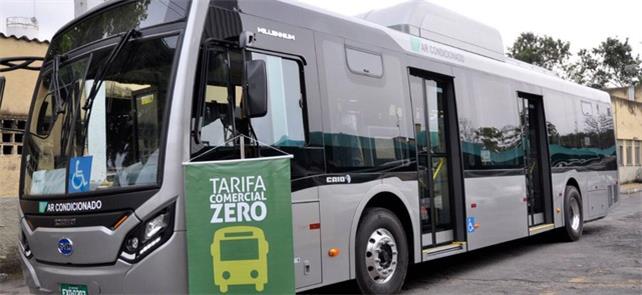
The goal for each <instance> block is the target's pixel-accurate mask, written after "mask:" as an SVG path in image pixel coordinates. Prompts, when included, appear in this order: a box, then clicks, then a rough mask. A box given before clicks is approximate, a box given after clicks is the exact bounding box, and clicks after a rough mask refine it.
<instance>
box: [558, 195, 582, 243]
mask: <svg viewBox="0 0 642 295" xmlns="http://www.w3.org/2000/svg"><path fill="white" fill-rule="evenodd" d="M583 230H584V212H582V197H581V195H580V192H579V191H578V190H577V188H576V187H574V186H567V187H566V192H565V194H564V228H561V229H560V237H561V238H562V240H564V241H568V242H573V241H577V240H579V239H580V237H582V231H583Z"/></svg>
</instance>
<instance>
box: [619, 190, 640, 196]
mask: <svg viewBox="0 0 642 295" xmlns="http://www.w3.org/2000/svg"><path fill="white" fill-rule="evenodd" d="M639 192H642V188H635V189H631V190H626V191H620V194H624V195H631V194H635V193H639Z"/></svg>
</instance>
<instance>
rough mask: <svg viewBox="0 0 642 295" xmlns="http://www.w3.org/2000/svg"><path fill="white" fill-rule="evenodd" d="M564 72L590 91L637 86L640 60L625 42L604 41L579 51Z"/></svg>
mask: <svg viewBox="0 0 642 295" xmlns="http://www.w3.org/2000/svg"><path fill="white" fill-rule="evenodd" d="M577 56H578V60H577V61H576V62H574V63H573V64H571V65H570V66H569V67H568V69H567V72H568V77H569V78H570V79H571V80H573V81H575V82H577V83H580V84H584V85H587V86H590V87H594V88H606V87H626V86H630V85H634V84H637V83H640V80H641V79H640V78H641V77H642V67H641V64H642V60H640V56H639V55H635V56H634V55H633V49H632V48H631V45H630V44H629V39H628V38H627V39H625V40H624V41H621V40H619V39H617V38H612V37H609V38H606V41H603V42H602V43H601V44H600V45H599V46H598V47H596V48H593V49H591V50H587V49H582V50H580V51H579V52H578V53H577Z"/></svg>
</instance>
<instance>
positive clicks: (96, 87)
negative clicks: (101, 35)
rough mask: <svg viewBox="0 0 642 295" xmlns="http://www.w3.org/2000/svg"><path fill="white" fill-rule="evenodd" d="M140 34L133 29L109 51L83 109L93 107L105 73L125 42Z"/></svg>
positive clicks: (95, 77) (97, 72)
mask: <svg viewBox="0 0 642 295" xmlns="http://www.w3.org/2000/svg"><path fill="white" fill-rule="evenodd" d="M138 36H140V32H138V31H137V30H136V29H131V30H129V31H127V33H125V35H123V36H122V37H121V38H120V41H118V44H116V47H114V49H112V51H111V52H110V53H109V56H107V59H105V61H104V62H103V64H102V66H101V67H100V68H99V69H98V71H96V76H94V83H92V84H91V90H90V91H89V96H87V100H86V101H85V105H84V106H83V107H82V108H83V110H85V111H87V110H90V109H91V106H92V104H93V102H94V98H96V95H98V90H99V89H100V87H101V86H102V85H103V81H104V79H105V75H106V74H107V71H108V70H109V68H110V66H111V64H112V63H113V62H114V60H116V57H118V54H120V52H121V51H122V50H123V48H124V47H125V44H127V42H128V41H129V40H130V39H131V38H133V37H138ZM89 113H91V112H87V113H85V114H86V115H87V116H86V117H87V118H89Z"/></svg>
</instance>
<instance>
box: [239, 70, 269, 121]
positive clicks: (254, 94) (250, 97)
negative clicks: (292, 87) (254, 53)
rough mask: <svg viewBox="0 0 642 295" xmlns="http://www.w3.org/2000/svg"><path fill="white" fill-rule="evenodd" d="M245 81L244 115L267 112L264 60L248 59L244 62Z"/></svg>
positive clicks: (257, 115)
mask: <svg viewBox="0 0 642 295" xmlns="http://www.w3.org/2000/svg"><path fill="white" fill-rule="evenodd" d="M245 69H246V77H245V79H246V80H245V81H247V98H246V103H247V106H246V113H245V114H246V115H247V117H248V118H258V117H263V116H265V115H266V114H267V108H268V89H267V71H266V69H265V61H263V60H250V61H247V62H246V64H245Z"/></svg>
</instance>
